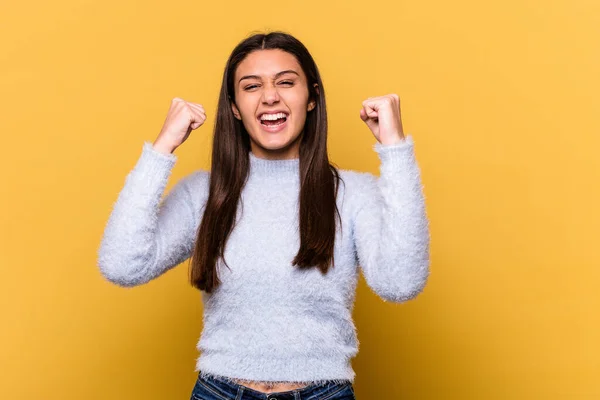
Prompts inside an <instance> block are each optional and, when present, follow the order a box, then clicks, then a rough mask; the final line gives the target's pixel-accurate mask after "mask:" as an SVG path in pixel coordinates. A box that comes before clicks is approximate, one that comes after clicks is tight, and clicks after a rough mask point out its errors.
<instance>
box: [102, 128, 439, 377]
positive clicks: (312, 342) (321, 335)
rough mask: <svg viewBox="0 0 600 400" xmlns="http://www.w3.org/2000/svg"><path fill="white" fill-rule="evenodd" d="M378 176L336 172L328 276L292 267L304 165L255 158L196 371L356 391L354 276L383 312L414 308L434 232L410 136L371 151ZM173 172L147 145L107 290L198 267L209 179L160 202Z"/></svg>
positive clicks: (172, 158) (118, 232)
mask: <svg viewBox="0 0 600 400" xmlns="http://www.w3.org/2000/svg"><path fill="white" fill-rule="evenodd" d="M373 150H374V151H376V152H377V154H378V156H379V159H380V176H379V177H377V176H375V175H373V174H370V173H366V172H357V171H353V170H344V169H339V171H340V175H341V178H342V181H343V182H342V183H341V184H340V188H339V192H338V198H337V205H338V209H339V211H340V215H341V217H342V226H341V227H340V226H338V229H337V232H336V238H335V250H334V256H335V265H334V266H333V267H332V268H330V270H329V272H328V273H327V274H326V275H323V274H322V273H321V272H320V271H319V270H318V269H316V268H313V269H311V270H309V271H300V270H298V269H296V268H295V267H294V266H292V264H291V261H292V259H293V258H294V256H295V255H296V253H297V251H298V248H299V245H300V239H299V231H298V215H297V213H298V199H299V196H298V194H299V190H300V185H299V183H300V182H299V159H298V158H296V159H291V160H267V159H262V158H258V157H256V156H255V155H254V154H253V153H252V152H250V153H249V157H250V171H249V179H248V181H247V183H246V185H245V186H244V189H243V191H242V199H241V200H242V204H241V206H240V207H238V214H237V224H236V226H235V227H234V229H233V231H232V233H231V236H230V237H229V240H228V242H227V245H226V248H225V259H226V260H227V263H228V265H229V266H230V267H231V269H229V268H227V267H226V266H224V264H223V263H222V260H219V263H218V264H217V268H218V274H219V277H220V279H221V281H222V284H221V285H220V287H219V288H218V289H217V290H216V291H215V292H213V293H212V294H208V293H206V292H204V291H202V292H201V297H202V301H203V306H204V314H203V323H204V327H203V330H202V333H201V335H200V339H199V341H198V344H197V349H198V350H199V352H200V356H199V357H198V358H197V361H196V371H200V373H202V374H204V375H206V376H209V375H210V376H214V377H217V378H220V379H242V380H246V381H252V382H262V383H267V382H268V383H280V382H300V383H306V384H315V383H317V384H319V383H326V382H331V381H333V382H343V381H350V382H352V381H354V377H355V373H354V371H353V369H352V366H351V359H352V358H353V357H354V356H355V355H356V354H357V353H358V345H359V342H358V339H357V332H356V328H355V325H354V322H353V319H352V309H353V305H354V299H355V292H356V285H357V282H358V276H359V275H358V274H359V272H360V271H362V273H363V276H364V277H365V281H366V282H367V284H368V286H369V287H370V288H371V290H373V291H374V293H376V294H377V295H378V296H379V297H381V298H382V299H383V300H384V301H386V302H394V303H401V302H404V301H407V300H409V299H412V298H414V297H415V296H417V295H418V294H419V293H420V292H421V291H422V290H423V288H424V286H425V284H426V281H427V278H428V276H429V242H430V234H429V222H428V218H427V215H426V209H425V199H424V194H423V186H422V183H421V176H420V169H419V166H418V164H417V161H416V158H415V153H414V141H413V138H412V136H411V135H408V136H406V137H405V139H404V140H402V141H401V142H399V143H396V144H393V145H382V144H381V143H375V144H374V145H373ZM176 160H177V156H176V155H174V154H163V153H160V152H158V151H156V150H155V149H154V148H153V147H152V144H151V143H150V142H144V144H143V147H142V152H141V156H140V157H139V159H138V161H137V163H136V165H135V166H134V168H133V169H132V170H131V171H130V173H129V174H128V175H127V177H126V179H125V184H124V187H123V188H122V190H121V192H120V193H119V196H118V198H117V200H116V202H115V203H114V206H113V209H112V212H111V214H110V216H109V219H108V222H107V224H106V227H105V231H104V236H103V238H102V240H101V243H100V247H99V249H98V266H99V268H100V271H101V273H102V275H103V276H104V277H105V278H106V279H108V280H109V281H110V282H113V283H115V284H118V285H120V286H124V287H132V286H136V285H141V284H144V283H146V282H148V281H150V280H151V279H154V278H156V277H158V276H160V275H161V274H164V273H165V272H166V271H168V270H170V269H171V268H173V267H175V266H177V265H179V264H181V263H182V262H183V261H185V260H187V259H188V258H189V257H191V254H192V250H193V246H194V243H195V240H196V233H197V228H198V226H199V223H200V221H201V218H202V213H203V212H204V206H205V202H206V199H207V197H208V188H209V179H210V172H209V171H206V170H202V169H200V170H196V171H194V172H192V173H190V174H188V175H186V176H184V177H183V178H181V179H180V180H179V181H178V182H177V183H176V184H175V185H174V186H173V188H172V189H171V190H170V191H169V192H168V193H167V194H166V195H165V196H164V197H163V193H164V190H165V187H166V184H167V181H168V178H169V176H170V174H171V170H172V167H173V166H174V164H175V162H176Z"/></svg>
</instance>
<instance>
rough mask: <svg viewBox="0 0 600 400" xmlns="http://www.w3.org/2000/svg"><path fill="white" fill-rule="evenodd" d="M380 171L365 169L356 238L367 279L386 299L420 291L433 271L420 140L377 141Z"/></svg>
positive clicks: (397, 299) (404, 298) (407, 297)
mask: <svg viewBox="0 0 600 400" xmlns="http://www.w3.org/2000/svg"><path fill="white" fill-rule="evenodd" d="M373 149H374V150H375V151H376V152H377V153H378V156H379V159H380V167H379V169H380V176H379V178H377V177H375V176H374V175H372V174H369V173H364V174H362V175H363V176H364V177H365V179H364V181H363V182H361V186H362V187H361V189H360V196H359V197H360V199H361V201H360V205H359V207H358V211H357V213H356V216H355V218H356V220H355V227H354V240H355V245H356V254H357V257H358V259H357V262H358V264H359V265H360V266H361V269H362V271H363V275H364V277H365V281H366V282H367V284H368V285H369V286H370V288H371V289H372V290H373V291H374V292H375V293H376V294H377V295H379V296H380V297H381V298H382V299H383V300H384V301H391V302H397V303H400V302H404V301H407V300H410V299H412V298H414V297H415V296H417V295H418V294H419V293H420V292H421V291H422V290H423V288H424V287H425V284H426V281H427V278H428V276H429V240H430V235H429V221H428V219H427V215H426V209H425V201H424V195H423V190H422V184H421V176H420V170H419V166H418V164H417V162H416V159H415V153H414V141H413V138H412V136H410V135H408V136H406V137H405V138H404V139H403V140H402V141H401V142H399V143H396V144H393V145H383V144H381V143H379V142H378V143H375V145H373Z"/></svg>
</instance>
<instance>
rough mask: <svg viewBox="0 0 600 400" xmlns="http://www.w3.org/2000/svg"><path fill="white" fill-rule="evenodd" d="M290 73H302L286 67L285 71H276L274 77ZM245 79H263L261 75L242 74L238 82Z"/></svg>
mask: <svg viewBox="0 0 600 400" xmlns="http://www.w3.org/2000/svg"><path fill="white" fill-rule="evenodd" d="M290 73H292V74H296V75H298V76H300V74H298V73H297V72H296V71H294V70H293V69H286V70H285V71H280V72H278V73H276V74H275V75H274V76H273V79H277V78H279V77H280V76H281V75H284V74H290ZM244 79H261V78H260V76H258V75H244V76H242V77H241V78H240V80H239V81H238V83H240V82H241V81H243V80H244Z"/></svg>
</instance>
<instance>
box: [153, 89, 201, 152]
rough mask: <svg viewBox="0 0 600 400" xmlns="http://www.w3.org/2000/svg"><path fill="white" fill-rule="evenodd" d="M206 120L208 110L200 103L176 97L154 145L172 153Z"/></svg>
mask: <svg viewBox="0 0 600 400" xmlns="http://www.w3.org/2000/svg"><path fill="white" fill-rule="evenodd" d="M204 121H206V112H205V111H204V107H202V105H200V104H196V103H191V102H189V101H185V100H183V99H181V98H179V97H175V98H174V99H173V100H172V101H171V108H170V109H169V112H168V114H167V118H166V119H165V123H164V125H163V127H162V129H161V131H160V133H159V134H158V137H157V138H156V140H155V141H154V144H153V147H154V148H155V149H156V150H158V151H161V152H163V153H172V152H173V151H174V150H175V149H176V148H177V147H179V146H181V144H182V143H183V142H185V141H186V139H187V138H188V137H189V136H190V133H191V132H192V131H193V130H194V129H198V128H199V127H200V126H202V124H204Z"/></svg>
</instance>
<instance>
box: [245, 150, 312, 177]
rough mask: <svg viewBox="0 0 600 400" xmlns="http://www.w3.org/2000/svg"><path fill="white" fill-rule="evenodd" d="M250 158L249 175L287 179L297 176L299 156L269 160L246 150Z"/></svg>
mask: <svg viewBox="0 0 600 400" xmlns="http://www.w3.org/2000/svg"><path fill="white" fill-rule="evenodd" d="M248 156H249V159H250V175H252V176H256V177H261V178H268V179H276V180H289V179H292V178H298V177H299V167H300V158H291V159H287V160H270V159H266V158H260V157H258V156H256V155H255V154H254V153H252V151H249V152H248Z"/></svg>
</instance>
